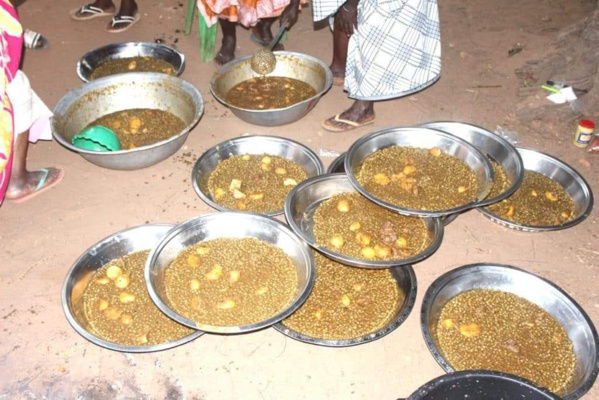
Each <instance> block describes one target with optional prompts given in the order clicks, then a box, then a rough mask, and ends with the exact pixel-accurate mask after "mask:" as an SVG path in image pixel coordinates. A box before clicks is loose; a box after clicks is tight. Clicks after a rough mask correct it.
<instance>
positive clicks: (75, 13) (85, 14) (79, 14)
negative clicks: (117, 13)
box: [70, 4, 114, 21]
mask: <svg viewBox="0 0 599 400" xmlns="http://www.w3.org/2000/svg"><path fill="white" fill-rule="evenodd" d="M70 14H71V18H72V19H74V20H75V21H87V20H89V19H94V18H98V17H110V16H112V15H114V10H112V11H105V10H103V9H101V8H100V7H96V6H92V5H91V4H86V5H84V6H83V7H81V8H77V9H75V10H71V11H70Z"/></svg>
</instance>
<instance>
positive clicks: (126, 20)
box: [106, 13, 140, 33]
mask: <svg viewBox="0 0 599 400" xmlns="http://www.w3.org/2000/svg"><path fill="white" fill-rule="evenodd" d="M139 18H140V15H139V13H136V14H135V15H134V16H129V15H117V16H114V17H112V21H110V23H109V24H108V26H107V27H106V32H110V33H119V32H124V31H126V30H127V29H129V28H131V27H132V26H133V25H135V23H136V22H137V21H139Z"/></svg>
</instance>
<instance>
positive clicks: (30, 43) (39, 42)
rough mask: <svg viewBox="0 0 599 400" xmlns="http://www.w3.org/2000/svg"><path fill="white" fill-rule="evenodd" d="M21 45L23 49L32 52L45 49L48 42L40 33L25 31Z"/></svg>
mask: <svg viewBox="0 0 599 400" xmlns="http://www.w3.org/2000/svg"><path fill="white" fill-rule="evenodd" d="M23 43H24V44H25V47H27V48H28V49H33V50H40V49H45V48H46V47H48V40H47V39H46V38H45V37H43V36H42V35H41V34H40V33H37V32H34V31H30V30H29V29H25V31H24V32H23Z"/></svg>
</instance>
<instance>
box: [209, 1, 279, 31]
mask: <svg viewBox="0 0 599 400" xmlns="http://www.w3.org/2000/svg"><path fill="white" fill-rule="evenodd" d="M288 4H289V0H199V1H198V9H199V11H200V14H201V15H202V17H203V18H204V20H205V21H206V25H207V26H208V27H211V26H212V25H214V24H216V22H217V21H218V18H223V19H228V20H229V21H231V22H239V23H240V24H242V25H243V26H245V27H250V26H254V25H256V23H257V22H258V20H259V19H262V18H273V17H278V16H279V15H281V13H282V12H283V10H284V9H285V7H287V5H288Z"/></svg>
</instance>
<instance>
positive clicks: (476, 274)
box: [420, 263, 599, 400]
mask: <svg viewBox="0 0 599 400" xmlns="http://www.w3.org/2000/svg"><path fill="white" fill-rule="evenodd" d="M473 289H491V290H500V291H504V292H508V293H512V294H515V295H517V296H520V297H522V298H524V299H526V300H528V301H530V302H532V303H534V304H536V305H537V306H539V307H541V308H542V309H544V310H545V311H547V312H548V313H549V314H551V315H552V316H553V317H554V318H555V319H556V320H557V321H558V322H559V323H560V324H561V325H562V327H563V328H564V329H565V330H566V332H567V334H568V337H569V338H570V340H571V341H572V343H573V345H574V354H575V356H576V366H575V370H574V371H575V372H574V374H575V375H574V377H573V379H572V380H571V382H570V384H569V385H568V387H566V389H565V392H564V393H558V395H560V396H562V397H564V399H567V400H574V399H578V398H580V397H581V396H582V395H583V394H585V393H586V392H587V391H588V390H589V389H590V388H591V387H592V386H593V383H594V382H595V379H596V378H597V373H598V372H599V337H598V336H597V331H596V330H595V327H594V326H593V323H592V322H591V320H590V318H589V317H588V316H587V314H586V313H585V312H584V310H583V309H582V308H581V307H580V305H578V303H576V301H574V299H572V298H571V297H570V296H569V295H568V294H567V293H566V292H564V291H563V290H562V289H560V288H559V287H558V286H556V285H555V284H553V283H551V282H549V281H548V280H546V279H543V278H541V277H539V276H536V275H534V274H531V273H529V272H527V271H524V270H522V269H519V268H515V267H512V266H509V265H500V264H490V263H489V264H470V265H465V266H463V267H460V268H456V269H454V270H451V271H449V272H447V273H445V274H444V275H442V276H440V277H439V278H437V279H436V280H435V281H434V282H433V283H432V284H431V286H430V287H429V288H428V290H427V291H426V294H425V295H424V299H423V302H422V309H421V314H420V318H421V320H420V323H421V328H422V332H423V335H424V340H425V342H426V345H427V346H428V349H429V350H430V352H431V353H432V355H433V357H434V358H435V360H436V361H437V362H438V363H439V365H441V367H443V369H444V370H445V371H447V372H453V371H454V368H453V367H452V366H451V365H450V364H449V363H448V362H447V360H446V359H445V357H444V355H443V352H442V351H441V349H440V348H439V345H438V342H437V338H436V335H435V331H436V329H435V327H436V325H437V322H438V320H439V315H440V313H441V310H442V309H443V307H444V306H445V304H446V303H447V302H448V301H449V300H450V299H452V298H453V297H455V296H457V295H459V294H461V293H464V292H467V291H469V290H473Z"/></svg>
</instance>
